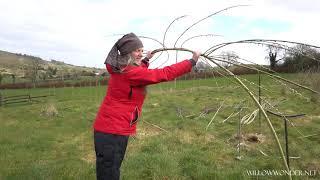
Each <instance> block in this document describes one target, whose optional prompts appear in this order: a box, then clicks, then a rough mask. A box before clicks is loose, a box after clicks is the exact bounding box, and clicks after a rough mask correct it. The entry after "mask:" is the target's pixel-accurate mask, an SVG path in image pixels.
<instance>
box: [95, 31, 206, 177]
mask: <svg viewBox="0 0 320 180" xmlns="http://www.w3.org/2000/svg"><path fill="white" fill-rule="evenodd" d="M119 52H120V54H119ZM142 54H143V44H142V42H141V40H140V39H139V38H138V37H137V36H136V35H135V34H133V33H130V34H126V35H124V36H123V37H122V38H120V39H119V40H118V41H117V42H116V43H115V45H114V46H113V47H112V49H111V50H110V52H109V54H108V57H107V58H106V61H105V64H106V68H107V70H108V72H109V73H110V79H109V82H108V90H107V94H106V96H105V98H104V100H103V102H102V104H101V106H100V108H99V111H98V113H97V116H96V119H95V122H94V143H95V151H96V173H97V179H99V180H100V179H108V180H109V179H119V178H120V166H121V162H122V160H123V157H124V154H125V151H126V148H127V143H128V138H129V136H130V135H134V134H135V133H136V125H137V121H138V120H139V116H140V114H141V108H142V105H143V101H144V98H145V96H146V86H147V85H149V84H156V83H159V82H164V81H170V80H173V79H175V78H177V77H179V76H181V75H183V74H185V73H188V72H190V71H191V69H192V67H193V66H194V65H195V64H196V62H197V61H198V58H199V56H200V53H199V52H194V53H193V56H192V58H191V59H187V60H184V61H182V62H179V63H176V64H173V65H171V66H167V67H164V68H162V69H148V66H149V63H148V61H149V59H151V58H152V57H153V54H151V53H150V52H148V53H147V56H146V57H145V58H144V59H142Z"/></svg>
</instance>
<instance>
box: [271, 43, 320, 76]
mask: <svg viewBox="0 0 320 180" xmlns="http://www.w3.org/2000/svg"><path fill="white" fill-rule="evenodd" d="M279 56H280V57H279ZM268 59H269V62H270V69H272V70H275V71H283V72H301V71H306V70H310V69H313V70H319V68H320V52H318V51H317V50H316V49H313V48H311V47H309V46H306V45H297V46H295V47H293V48H290V49H287V50H283V49H280V48H277V47H274V46H269V47H268Z"/></svg>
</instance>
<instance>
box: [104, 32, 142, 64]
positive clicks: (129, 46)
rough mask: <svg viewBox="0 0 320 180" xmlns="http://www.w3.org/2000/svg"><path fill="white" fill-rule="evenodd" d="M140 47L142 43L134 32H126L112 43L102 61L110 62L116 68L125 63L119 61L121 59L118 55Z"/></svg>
mask: <svg viewBox="0 0 320 180" xmlns="http://www.w3.org/2000/svg"><path fill="white" fill-rule="evenodd" d="M142 47H143V44H142V42H141V40H140V39H139V38H138V37H137V36H136V35H135V34H134V33H129V34H126V35H124V36H123V37H122V38H120V39H119V40H118V41H117V42H116V43H115V44H114V45H113V47H112V49H111V50H110V52H109V54H108V56H107V58H106V61H105V62H104V63H105V64H110V65H111V66H112V67H114V68H116V69H120V67H119V66H121V65H122V64H124V63H126V62H119V61H120V60H121V59H122V58H120V56H123V55H126V54H129V53H130V52H132V51H134V50H136V49H139V48H142ZM119 52H120V54H119Z"/></svg>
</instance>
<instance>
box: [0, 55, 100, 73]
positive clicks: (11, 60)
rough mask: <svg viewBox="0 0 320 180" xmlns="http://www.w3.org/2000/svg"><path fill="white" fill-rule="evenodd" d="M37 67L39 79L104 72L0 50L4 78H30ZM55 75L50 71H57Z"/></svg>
mask: <svg viewBox="0 0 320 180" xmlns="http://www.w3.org/2000/svg"><path fill="white" fill-rule="evenodd" d="M35 66H37V68H38V76H39V77H37V78H39V79H40V78H41V77H44V76H45V75H47V76H48V77H46V78H57V77H61V76H66V75H69V76H73V75H79V76H81V75H89V76H90V75H91V76H93V75H94V74H96V73H99V72H100V71H102V69H99V68H91V67H84V66H75V65H71V64H67V63H64V62H62V61H57V60H51V61H46V60H43V59H41V58H39V57H35V56H31V55H26V54H17V53H11V52H6V51H1V50H0V74H1V75H2V76H3V77H8V76H12V75H14V76H15V77H16V78H28V77H27V76H28V71H30V69H33V68H34V67H35ZM55 69H56V72H55V74H52V73H51V74H49V71H50V70H55Z"/></svg>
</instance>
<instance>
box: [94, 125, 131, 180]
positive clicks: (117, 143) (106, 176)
mask: <svg viewBox="0 0 320 180" xmlns="http://www.w3.org/2000/svg"><path fill="white" fill-rule="evenodd" d="M128 139H129V136H121V135H115V134H106V133H101V132H97V131H95V132H94V146H95V151H96V174H97V180H119V179H120V167H121V163H122V160H123V158H124V155H125V152H126V149H127V144H128Z"/></svg>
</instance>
